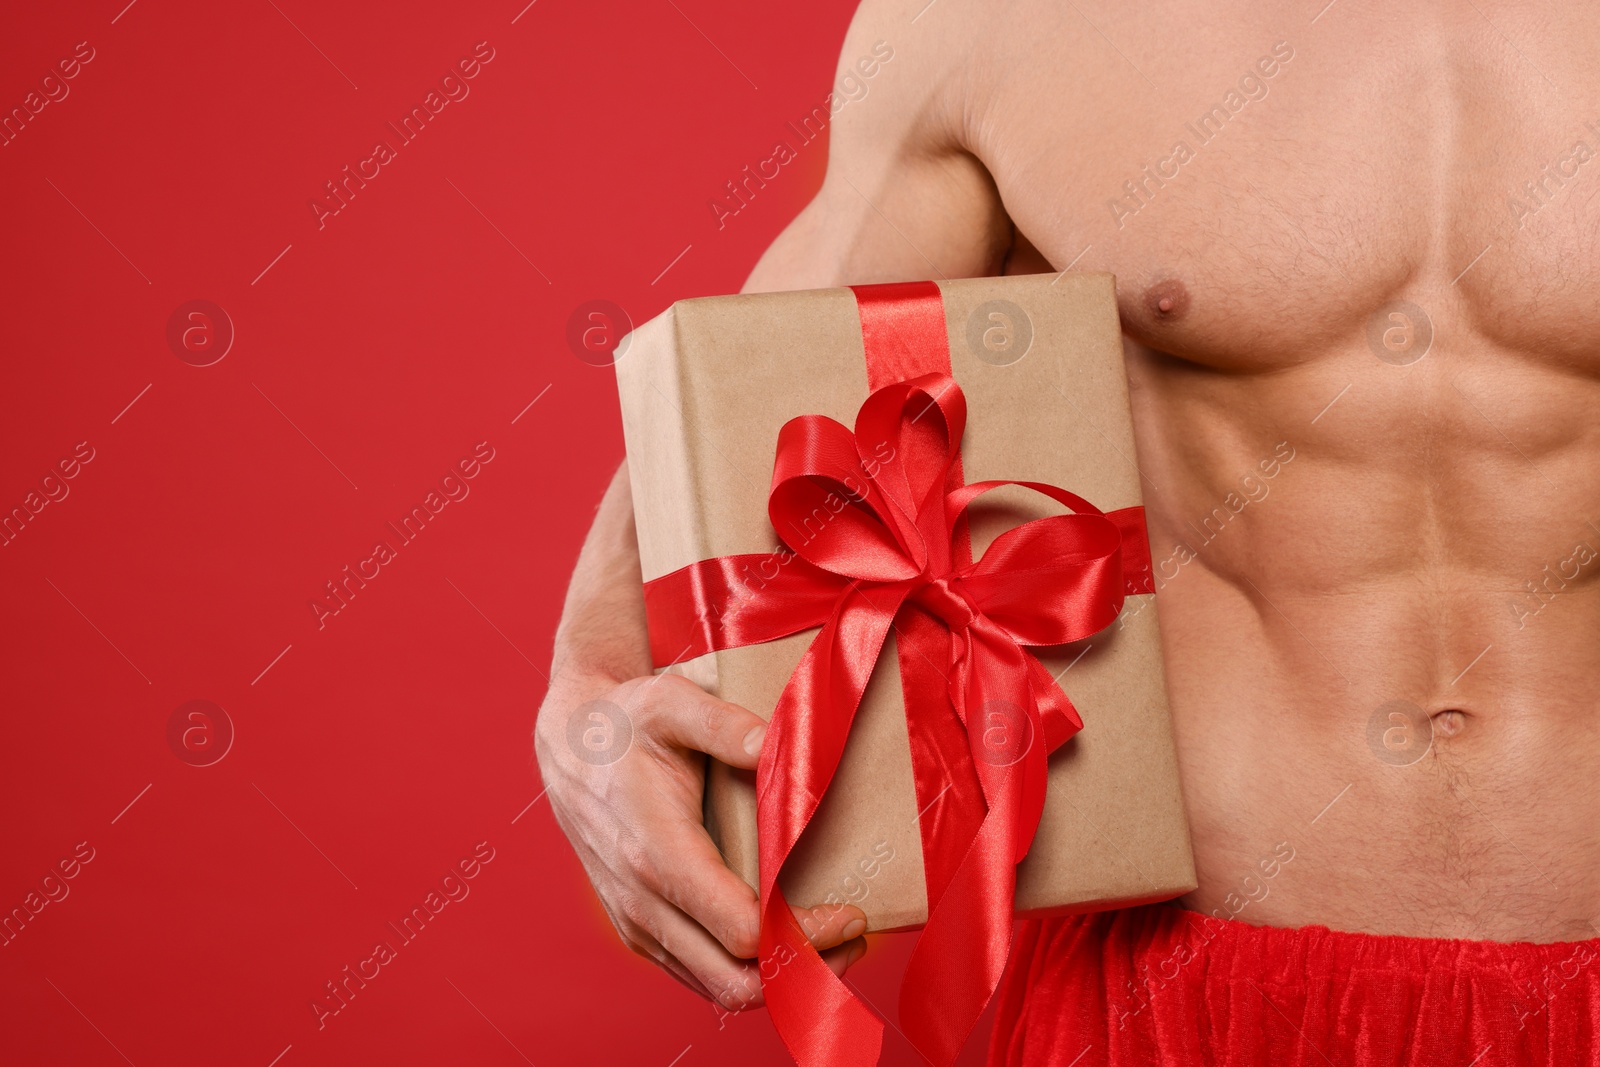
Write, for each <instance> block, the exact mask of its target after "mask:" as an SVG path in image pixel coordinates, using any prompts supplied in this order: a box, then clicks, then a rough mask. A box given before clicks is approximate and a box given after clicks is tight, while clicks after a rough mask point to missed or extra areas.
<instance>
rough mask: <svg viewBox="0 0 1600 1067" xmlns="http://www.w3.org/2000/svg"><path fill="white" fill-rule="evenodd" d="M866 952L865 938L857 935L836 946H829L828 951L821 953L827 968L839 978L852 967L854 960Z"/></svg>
mask: <svg viewBox="0 0 1600 1067" xmlns="http://www.w3.org/2000/svg"><path fill="white" fill-rule="evenodd" d="M866 954H867V939H866V938H864V937H858V938H855V939H854V940H852V941H846V942H845V943H844V944H842V945H840V946H839V947H838V948H830V949H829V950H828V951H826V952H824V953H823V954H822V962H823V963H826V964H827V965H828V968H829V969H830V970H831V971H833V973H834V974H836V975H838V976H839V977H840V978H843V977H844V972H845V971H846V970H848V969H850V968H851V967H854V966H855V965H856V962H857V961H858V960H860V959H861V957H862V956H865V955H866Z"/></svg>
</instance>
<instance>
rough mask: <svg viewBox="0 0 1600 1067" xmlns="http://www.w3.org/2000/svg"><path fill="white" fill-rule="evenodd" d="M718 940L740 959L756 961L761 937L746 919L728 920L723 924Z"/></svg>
mask: <svg viewBox="0 0 1600 1067" xmlns="http://www.w3.org/2000/svg"><path fill="white" fill-rule="evenodd" d="M717 940H719V941H721V942H722V944H723V946H724V947H725V948H727V950H728V951H729V952H731V953H733V955H735V956H738V957H739V958H740V959H747V960H748V959H754V958H755V956H756V953H757V951H758V950H759V948H760V940H761V939H760V937H759V936H758V934H757V931H756V929H755V926H754V924H753V923H750V922H748V921H746V920H744V919H738V918H733V919H728V920H727V921H726V922H724V924H723V928H722V932H721V934H720V935H719V936H718V938H717Z"/></svg>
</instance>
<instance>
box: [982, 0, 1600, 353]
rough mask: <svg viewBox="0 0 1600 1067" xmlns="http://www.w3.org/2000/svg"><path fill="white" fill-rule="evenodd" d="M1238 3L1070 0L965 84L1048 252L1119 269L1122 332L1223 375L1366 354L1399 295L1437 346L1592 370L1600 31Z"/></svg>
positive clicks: (1371, 8) (1007, 181) (1005, 194)
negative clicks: (1001, 68) (1004, 63)
mask: <svg viewBox="0 0 1600 1067" xmlns="http://www.w3.org/2000/svg"><path fill="white" fill-rule="evenodd" d="M1253 11H1254V9H1252V11H1250V12H1247V11H1243V10H1241V12H1239V16H1238V17H1237V18H1235V17H1232V16H1231V15H1228V14H1227V13H1225V12H1219V11H1216V10H1215V9H1208V12H1207V15H1206V17H1205V18H1203V19H1202V18H1201V17H1200V13H1199V12H1198V11H1196V10H1193V9H1192V7H1190V6H1189V5H1167V6H1165V7H1161V8H1152V7H1146V6H1140V7H1136V8H1128V9H1120V10H1118V11H1096V10H1092V9H1090V8H1089V7H1085V8H1083V14H1082V15H1081V16H1079V15H1073V14H1072V9H1071V5H1069V7H1068V11H1067V13H1066V14H1064V15H1063V14H1057V15H1055V16H1053V18H1054V20H1055V23H1057V25H1055V32H1053V33H1039V34H1036V35H1034V38H1033V40H1032V42H1031V43H1027V44H1019V43H1018V42H1012V44H1013V45H1014V46H1015V47H1020V48H1021V49H1022V55H1021V56H1020V57H1016V56H1013V58H1012V61H1011V65H1010V66H1009V67H1008V68H1007V73H1006V75H1005V76H1003V77H996V78H993V79H992V80H991V81H990V82H989V84H985V79H984V78H983V77H981V76H980V77H979V78H978V79H977V81H978V83H979V85H980V89H979V90H978V93H977V96H978V99H979V101H980V103H979V105H978V107H977V108H976V109H975V114H976V116H977V117H976V118H975V119H974V123H975V133H974V138H975V140H976V141H977V142H978V145H979V152H980V155H984V156H985V163H986V164H987V165H988V166H989V167H990V169H991V173H993V174H994V175H995V178H996V181H997V184H998V186H999V189H1000V193H1001V196H1002V198H1003V199H1004V201H1005V204H1006V208H1007V211H1008V213H1009V214H1010V215H1011V217H1012V219H1013V220H1014V221H1015V222H1016V224H1017V227H1018V229H1019V231H1020V232H1021V233H1022V234H1023V235H1025V236H1026V237H1027V239H1028V240H1030V241H1031V242H1032V243H1033V244H1034V245H1035V246H1037V248H1038V249H1039V250H1040V251H1041V252H1042V253H1043V255H1044V257H1045V258H1046V259H1047V260H1048V262H1049V263H1051V264H1052V265H1054V266H1055V267H1056V268H1057V269H1061V268H1064V267H1067V266H1068V265H1072V266H1075V267H1077V268H1079V269H1093V270H1111V271H1113V272H1114V273H1116V274H1117V275H1118V278H1119V280H1120V285H1119V296H1120V300H1121V303H1122V312H1123V319H1124V325H1125V327H1126V328H1127V330H1128V332H1129V334H1130V336H1131V337H1133V338H1134V339H1135V340H1137V341H1140V342H1142V343H1144V344H1145V345H1148V346H1149V347H1151V348H1155V349H1158V350H1160V351H1162V352H1166V353H1170V354H1172V355H1175V356H1177V357H1179V358H1180V359H1183V360H1188V361H1192V362H1195V363H1199V364H1202V365H1205V366H1208V367H1213V368H1217V369H1224V370H1232V371H1241V370H1271V369H1277V368H1281V367H1285V366H1291V365H1296V364H1300V363H1303V362H1306V361H1308V360H1312V359H1315V358H1317V357H1318V356H1319V355H1320V354H1323V353H1327V352H1330V351H1332V350H1335V349H1337V348H1340V347H1342V346H1348V345H1353V344H1359V343H1360V342H1361V341H1362V340H1363V339H1364V336H1365V334H1366V333H1367V332H1368V331H1369V330H1370V329H1371V328H1372V327H1374V326H1375V325H1376V326H1377V327H1378V328H1379V335H1380V336H1379V337H1378V343H1382V336H1381V333H1382V329H1383V328H1385V327H1387V326H1388V325H1390V324H1392V323H1391V320H1390V319H1389V318H1388V317H1387V316H1386V314H1385V313H1384V309H1385V308H1387V307H1388V306H1389V305H1391V304H1393V303H1395V302H1396V301H1401V300H1404V301H1406V302H1407V303H1408V304H1409V305H1411V306H1412V307H1414V308H1417V309H1421V310H1422V312H1423V313H1424V315H1425V316H1426V319H1427V323H1426V328H1428V329H1430V330H1431V331H1436V332H1438V333H1439V334H1440V335H1441V341H1443V342H1446V343H1455V344H1458V345H1479V346H1493V347H1497V348H1500V349H1505V350H1510V351H1514V352H1517V353H1519V354H1524V355H1527V356H1530V357H1531V358H1534V359H1537V360H1542V361H1551V362H1553V363H1558V364H1562V365H1565V366H1566V367H1567V368H1569V369H1580V370H1587V371H1594V370H1600V352H1597V351H1596V346H1595V344H1594V342H1593V340H1592V339H1593V338H1595V337H1597V336H1600V332H1597V331H1600V301H1597V300H1596V299H1595V298H1594V294H1595V293H1596V292H1597V291H1600V290H1597V285H1600V196H1597V195H1596V194H1597V193H1600V72H1597V71H1596V69H1595V68H1594V67H1593V65H1592V64H1591V63H1589V62H1588V59H1587V57H1588V56H1590V55H1592V54H1593V52H1592V50H1593V48H1594V46H1595V45H1596V44H1597V43H1600V40H1597V38H1600V33H1597V30H1596V23H1597V21H1600V20H1596V19H1595V18H1594V17H1592V16H1586V15H1583V14H1580V13H1578V12H1576V11H1574V12H1573V13H1571V15H1570V16H1563V15H1560V14H1556V15H1551V14H1550V13H1549V11H1548V10H1546V9H1540V12H1539V13H1538V14H1537V15H1535V14H1534V13H1532V12H1531V11H1522V10H1520V9H1519V8H1517V7H1515V6H1513V7H1511V8H1505V9H1497V10H1496V12H1495V13H1494V18H1496V19H1497V20H1502V21H1504V23H1505V24H1504V25H1503V26H1501V25H1499V24H1498V23H1497V22H1490V21H1489V19H1488V18H1485V17H1483V16H1482V15H1478V14H1474V12H1473V9H1472V8H1471V7H1470V5H1469V7H1467V8H1465V9H1462V10H1460V11H1458V10H1455V9H1453V8H1452V10H1451V11H1450V12H1449V13H1447V14H1442V13H1439V12H1436V11H1430V10H1418V11H1415V12H1414V11H1411V10H1409V9H1404V8H1402V9H1398V10H1397V9H1395V8H1394V7H1393V6H1392V5H1388V6H1380V5H1378V4H1375V3H1365V2H1363V0H1339V2H1338V3H1337V5H1336V6H1333V7H1332V8H1330V9H1328V10H1327V11H1326V12H1325V13H1323V14H1322V15H1321V16H1320V17H1318V18H1317V20H1316V21H1315V22H1310V21H1309V16H1307V15H1305V14H1304V13H1303V12H1296V13H1294V14H1292V15H1291V14H1288V13H1285V14H1283V15H1282V17H1280V18H1279V19H1277V20H1276V24H1264V23H1263V22H1262V21H1261V19H1260V18H1259V17H1251V16H1252V12H1253ZM1463 12H1464V13H1463ZM1219 26H1220V27H1225V28H1224V29H1215V28H1207V27H1219Z"/></svg>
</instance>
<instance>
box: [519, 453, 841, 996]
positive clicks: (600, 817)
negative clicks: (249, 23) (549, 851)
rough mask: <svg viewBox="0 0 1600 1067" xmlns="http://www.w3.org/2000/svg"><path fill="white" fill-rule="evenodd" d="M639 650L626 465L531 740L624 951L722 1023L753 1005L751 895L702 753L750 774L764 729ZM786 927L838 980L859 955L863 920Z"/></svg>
mask: <svg viewBox="0 0 1600 1067" xmlns="http://www.w3.org/2000/svg"><path fill="white" fill-rule="evenodd" d="M647 648H648V643H647V641H646V639H645V633H644V607H643V592H642V584H641V581H640V573H639V560H638V547H637V544H636V543H635V542H634V539H633V522H632V508H631V502H630V500H629V496H628V480H627V468H626V466H624V467H623V468H622V469H621V470H620V471H619V472H618V475H617V478H616V480H615V481H613V483H612V485H611V488H610V490H608V492H607V494H606V498H605V500H604V501H602V503H601V506H600V511H599V514H598V515H597V516H596V518H595V525H594V529H593V530H591V532H590V535H589V539H588V541H587V542H586V543H585V545H584V550H583V554H582V556H581V557H580V559H579V563H578V568H577V571H576V573H575V574H574V575H573V581H572V588H571V589H570V590H569V592H568V595H567V606H566V610H565V612H564V614H563V618H562V624H561V630H560V632H559V633H558V634H557V639H556V657H555V663H554V665H553V667H554V669H553V676H552V682H551V686H550V691H549V694H548V695H547V696H546V698H545V701H544V705H543V707H541V708H540V711H539V720H538V724H537V726H536V728H535V730H534V748H535V751H536V752H537V754H538V757H539V769H540V771H541V772H542V773H543V775H544V781H545V785H546V787H547V789H548V791H549V792H548V795H549V797H550V805H551V808H552V809H553V810H554V811H555V814H556V819H557V821H558V822H559V823H560V824H561V828H562V830H564V831H565V832H566V835H567V837H568V838H570V839H571V841H572V845H573V847H574V848H575V849H576V850H577V853H578V858H579V859H580V860H582V862H583V866H584V869H585V870H586V871H587V872H588V875H589V880H590V881H591V882H592V883H594V888H595V891H596V892H597V893H598V894H599V896H600V901H601V903H602V904H603V905H604V906H605V909H606V913H607V914H608V915H610V916H611V922H612V924H613V925H615V926H616V928H617V933H619V934H620V935H621V936H622V940H623V943H624V944H626V945H627V946H628V947H629V948H631V949H633V950H634V951H635V952H637V953H639V954H640V955H643V956H648V957H649V958H651V959H653V960H655V961H656V963H658V964H660V965H661V966H662V967H663V968H664V969H665V970H667V971H668V972H669V973H671V974H672V975H673V976H674V977H676V978H677V979H678V980H679V981H680V982H682V983H683V984H684V985H686V986H688V987H689V988H690V989H692V990H694V991H695V992H697V993H699V994H701V995H702V996H705V997H709V998H711V999H713V1000H716V1001H717V1002H719V1003H720V1004H721V1005H722V1006H723V1007H724V1008H726V1009H728V1010H742V1009H744V1008H749V1007H754V1006H756V1005H758V1004H760V1003H761V1002H762V1001H761V980H760V977H759V967H758V965H757V964H756V963H755V962H754V961H753V959H752V957H754V956H755V955H756V939H757V934H758V931H759V924H760V917H759V909H758V905H757V899H756V893H755V891H754V890H752V889H751V888H750V886H749V885H747V884H746V883H745V881H744V879H742V878H740V877H739V876H738V875H737V874H734V873H733V872H732V871H731V870H729V869H728V867H727V865H726V864H724V863H723V862H722V856H721V855H720V854H719V853H718V852H717V848H716V846H715V845H714V844H713V843H712V841H711V837H710V835H709V834H707V833H706V830H705V826H704V825H703V823H702V820H701V797H702V793H703V791H704V787H705V756H704V755H703V754H702V753H709V754H710V755H711V756H713V757H715V758H716V759H719V760H721V761H723V762H724V763H727V764H730V765H732V766H735V767H746V768H753V767H754V766H755V765H756V763H757V761H758V759H759V757H760V754H761V742H762V738H763V737H764V735H765V734H766V724H765V723H763V722H762V721H761V719H760V717H758V716H757V715H755V714H754V713H752V712H750V711H747V710H746V709H744V708H741V707H738V706H736V705H734V704H729V703H728V702H726V701H723V700H718V699H717V698H715V697H713V696H711V695H709V694H707V693H706V692H705V691H704V690H702V689H701V688H699V687H698V686H696V685H695V684H694V683H693V682H690V681H688V680H687V679H685V678H682V677H679V676H677V675H659V676H648V671H649V660H648V653H647V652H646V651H645V650H646V649H647ZM795 914H796V916H797V917H798V918H799V919H800V922H801V927H802V929H804V930H806V931H807V933H808V934H809V935H810V937H811V940H812V943H813V944H815V945H816V946H817V947H818V948H819V949H823V950H826V951H825V952H824V954H823V958H824V959H826V960H827V961H828V963H829V965H830V966H831V967H832V968H833V969H834V971H835V972H836V973H839V974H843V973H844V969H845V968H846V967H848V966H849V965H850V964H851V963H853V962H855V960H856V959H858V958H860V956H861V954H862V953H864V952H865V951H866V942H865V940H864V939H863V938H862V937H861V936H860V935H861V933H862V932H863V931H864V930H865V929H866V920H865V917H864V916H863V915H862V913H861V910H860V909H859V908H856V907H855V906H853V905H844V906H842V907H838V908H832V907H826V906H824V907H820V908H817V909H815V910H814V911H813V912H803V911H801V910H799V909H796V910H795ZM770 966H771V965H770V964H769V967H770Z"/></svg>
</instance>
